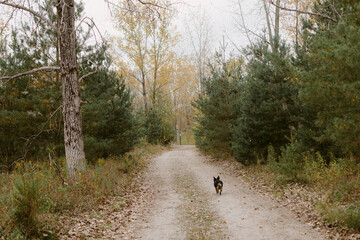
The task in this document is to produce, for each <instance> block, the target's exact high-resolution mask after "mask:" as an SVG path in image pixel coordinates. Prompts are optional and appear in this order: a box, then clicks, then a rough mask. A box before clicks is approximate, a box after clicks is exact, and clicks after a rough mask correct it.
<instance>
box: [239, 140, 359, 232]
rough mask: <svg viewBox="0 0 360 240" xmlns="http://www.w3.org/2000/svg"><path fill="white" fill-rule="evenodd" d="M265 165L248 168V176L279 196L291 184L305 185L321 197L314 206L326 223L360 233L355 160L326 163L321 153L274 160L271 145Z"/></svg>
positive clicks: (335, 160)
mask: <svg viewBox="0 0 360 240" xmlns="http://www.w3.org/2000/svg"><path fill="white" fill-rule="evenodd" d="M265 162H266V164H257V165H253V166H249V167H247V168H246V171H247V175H248V176H252V178H255V179H261V182H262V184H264V183H265V184H266V185H268V186H270V185H271V187H272V191H273V194H278V195H280V194H281V192H282V191H283V190H282V189H284V188H286V187H291V186H292V184H301V185H303V186H306V187H307V189H309V190H311V191H313V192H315V193H316V194H317V195H318V196H319V197H320V200H316V201H315V202H313V204H314V206H315V208H316V209H317V211H318V212H319V213H320V214H321V216H322V217H323V219H324V220H325V221H327V222H328V223H331V224H335V225H339V226H344V227H348V228H353V229H355V230H357V231H360V165H359V163H358V161H356V159H354V158H348V159H343V158H335V157H331V159H327V160H325V159H324V158H323V157H322V156H321V154H320V153H306V154H303V155H302V156H301V158H300V157H299V155H298V154H296V153H294V152H292V151H289V152H287V153H285V154H284V155H283V156H281V157H280V158H276V157H275V153H274V152H273V151H272V148H271V146H270V147H269V150H268V158H267V160H266V161H265Z"/></svg>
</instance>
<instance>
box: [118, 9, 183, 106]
mask: <svg viewBox="0 0 360 240" xmlns="http://www.w3.org/2000/svg"><path fill="white" fill-rule="evenodd" d="M121 6H122V7H121V8H117V9H116V12H115V18H116V21H117V22H116V25H117V28H118V29H119V30H120V32H121V34H122V37H120V38H118V39H117V43H118V48H119V50H120V54H119V55H120V56H121V55H125V56H121V57H120V58H119V57H116V56H115V58H116V59H117V60H118V65H119V67H120V68H121V71H122V73H123V74H125V75H126V76H127V79H128V81H129V83H130V86H131V87H132V88H133V89H135V90H136V91H137V92H138V93H140V94H141V96H142V101H143V105H144V109H145V112H148V110H149V108H150V107H149V105H150V104H151V106H155V105H156V104H157V102H158V97H159V94H161V90H162V89H164V87H165V86H166V85H168V84H169V78H167V72H169V71H170V69H171V65H172V61H173V60H174V56H175V53H174V50H173V47H174V46H175V45H176V42H177V35H176V33H174V32H175V31H174V29H173V28H172V25H171V24H172V23H171V20H172V13H171V12H170V10H169V9H166V8H159V9H158V11H156V12H154V11H151V10H149V9H148V8H147V6H144V5H142V4H141V3H138V4H135V3H133V2H125V3H123V5H121ZM128 9H132V10H133V11H129V10H128Z"/></svg>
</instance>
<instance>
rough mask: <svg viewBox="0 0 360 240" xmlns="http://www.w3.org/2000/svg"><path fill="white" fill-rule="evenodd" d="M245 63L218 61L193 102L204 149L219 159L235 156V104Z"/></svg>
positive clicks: (197, 137) (198, 140)
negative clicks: (232, 154)
mask: <svg viewBox="0 0 360 240" xmlns="http://www.w3.org/2000/svg"><path fill="white" fill-rule="evenodd" d="M241 66H242V60H235V59H231V60H229V61H226V62H224V61H222V62H221V61H218V63H217V64H216V65H213V66H212V67H211V73H210V75H209V77H207V78H206V79H203V80H202V83H201V85H202V92H201V94H200V95H199V97H198V99H196V100H195V101H194V103H193V106H194V107H195V108H196V109H197V111H198V113H197V114H196V117H195V119H196V120H197V125H196V127H195V129H194V132H195V142H196V145H197V146H198V147H199V148H200V150H202V151H204V152H209V153H212V154H214V155H216V156H220V155H223V154H231V153H232V148H231V147H232V145H231V144H232V133H231V130H230V127H231V126H232V125H234V124H235V119H236V112H235V109H234V103H235V101H236V99H237V98H238V96H239V95H240V87H239V86H240V83H241V81H242V71H241Z"/></svg>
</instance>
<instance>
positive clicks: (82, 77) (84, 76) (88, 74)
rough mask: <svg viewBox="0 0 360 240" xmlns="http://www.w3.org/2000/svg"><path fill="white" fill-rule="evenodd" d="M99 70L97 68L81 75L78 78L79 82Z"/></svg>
mask: <svg viewBox="0 0 360 240" xmlns="http://www.w3.org/2000/svg"><path fill="white" fill-rule="evenodd" d="M98 71H99V69H96V70H95V71H92V72H89V73H87V74H85V75H83V76H81V77H80V78H79V79H78V82H79V83H80V82H82V81H83V80H84V78H87V77H89V76H91V75H93V74H95V73H97V72H98Z"/></svg>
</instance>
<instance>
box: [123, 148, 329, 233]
mask: <svg viewBox="0 0 360 240" xmlns="http://www.w3.org/2000/svg"><path fill="white" fill-rule="evenodd" d="M218 175H219V176H220V178H221V179H222V180H223V182H224V190H223V194H222V195H221V196H220V195H217V194H216V193H215V189H214V187H213V176H218ZM145 184H146V185H147V187H145V188H146V189H150V191H151V194H149V195H148V199H147V200H146V201H144V202H143V204H142V206H141V205H139V206H137V208H139V209H141V210H139V211H137V210H136V211H135V213H133V215H134V216H133V218H132V219H134V220H131V221H130V223H129V224H128V225H127V226H126V231H125V233H126V234H125V235H123V236H122V238H124V239H246V240H251V239H256V240H259V239H272V240H273V239H276V240H279V239H286V240H289V239H312V240H313V239H326V237H325V235H323V234H322V233H321V232H318V231H316V230H314V229H312V228H311V227H310V226H308V225H307V224H305V223H301V222H300V221H299V220H297V219H296V218H295V216H294V215H293V213H291V212H290V210H289V209H287V208H286V207H282V206H280V204H279V203H277V202H276V201H274V200H271V199H269V198H265V197H263V196H261V195H259V194H258V193H257V192H255V191H253V190H251V188H250V187H249V185H248V184H247V183H246V182H244V181H243V180H242V179H241V178H240V177H234V176H232V175H231V173H229V172H227V171H226V169H221V168H220V167H217V166H214V165H212V164H210V163H207V162H206V161H204V157H202V156H201V155H200V154H199V153H198V151H197V150H196V149H195V147H193V146H181V147H180V146H178V147H174V148H173V149H172V150H171V151H168V152H165V153H163V154H162V155H160V156H158V157H156V158H154V159H152V160H151V163H150V164H149V169H148V172H147V174H146V181H145Z"/></svg>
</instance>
